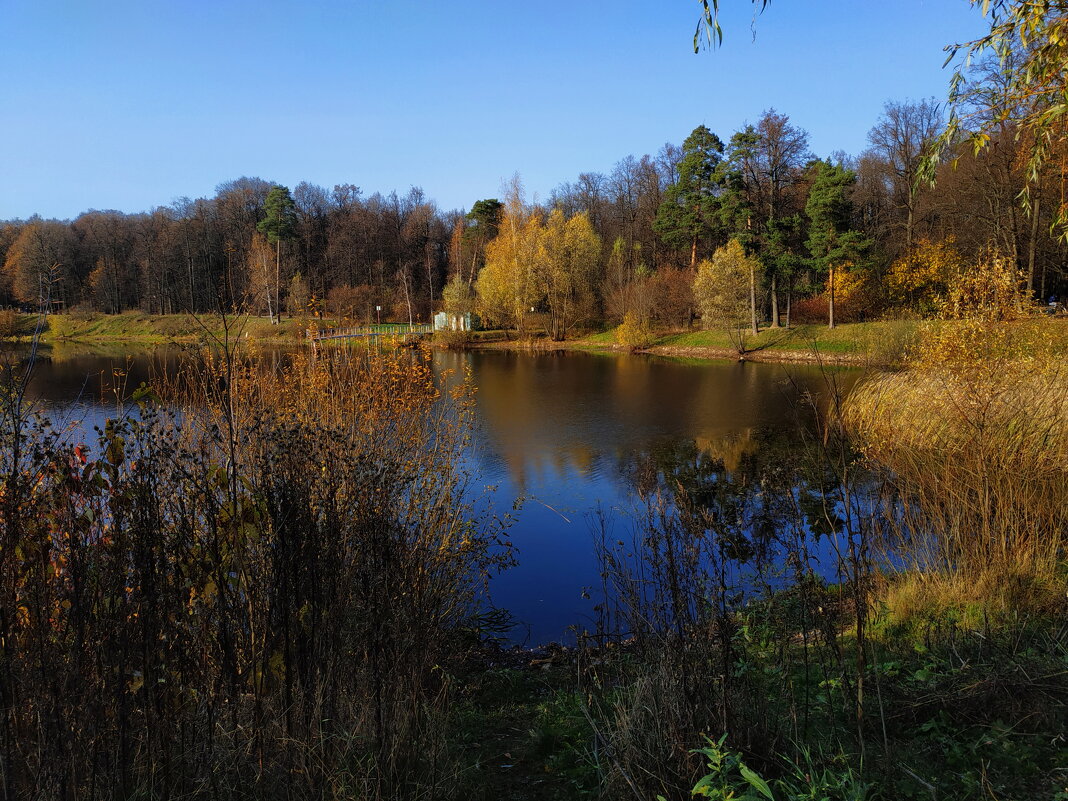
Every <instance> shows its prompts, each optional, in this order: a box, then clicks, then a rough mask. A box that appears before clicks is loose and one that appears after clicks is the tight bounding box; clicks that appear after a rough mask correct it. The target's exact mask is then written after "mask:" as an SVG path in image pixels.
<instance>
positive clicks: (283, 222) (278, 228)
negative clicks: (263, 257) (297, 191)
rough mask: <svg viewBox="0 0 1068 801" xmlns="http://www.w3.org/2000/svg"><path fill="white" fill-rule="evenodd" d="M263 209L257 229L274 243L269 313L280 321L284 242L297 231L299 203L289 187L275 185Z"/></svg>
mask: <svg viewBox="0 0 1068 801" xmlns="http://www.w3.org/2000/svg"><path fill="white" fill-rule="evenodd" d="M263 210H264V212H265V213H266V216H265V217H264V218H263V219H262V220H260V221H259V223H257V225H256V230H257V231H259V232H260V233H261V234H264V235H265V236H266V237H267V241H268V242H269V243H271V244H272V245H274V259H275V262H274V287H275V296H274V305H273V306H272V304H271V291H270V288H268V290H267V313H268V314H269V315H270V317H271V322H272V323H276V322H278V318H277V315H276V311H279V309H278V302H279V290H280V285H281V278H282V242H283V241H287V240H290V239H292V238H293V237H294V236H296V233H297V204H296V203H294V202H293V197H292V195H290V194H289V189H288V187H285V186H273V187H271V191H270V192H268V193H267V199H266V201H264V204H263Z"/></svg>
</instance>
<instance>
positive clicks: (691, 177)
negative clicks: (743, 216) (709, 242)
mask: <svg viewBox="0 0 1068 801" xmlns="http://www.w3.org/2000/svg"><path fill="white" fill-rule="evenodd" d="M682 151H683V156H682V160H681V161H680V162H679V179H678V181H676V182H675V183H674V184H672V185H671V186H670V187H668V189H667V191H666V192H665V193H664V202H663V203H661V204H660V207H659V208H658V209H657V212H656V220H655V221H654V222H653V230H655V231H656V232H657V233H658V234H659V235H660V237H661V239H663V240H664V241H665V242H667V243H668V244H669V245H672V246H674V247H677V248H681V247H684V246H686V245H689V247H690V266H691V267H694V266H696V264H697V245H698V242H699V241H700V240H701V239H702V238H703V237H706V236H709V235H710V234H712V233H713V232H714V231H715V230H716V227H717V226H716V209H717V197H718V195H719V189H720V184H721V181H720V172H719V170H718V167H719V164H720V161H721V159H722V157H723V142H722V141H720V138H719V137H718V136H716V135H715V134H714V133H712V132H711V131H710V130H708V128H706V127H705V126H703V125H699V126H698V127H696V128H694V129H693V133H691V134H690V135H689V136H688V137H686V141H685V142H683V143H682Z"/></svg>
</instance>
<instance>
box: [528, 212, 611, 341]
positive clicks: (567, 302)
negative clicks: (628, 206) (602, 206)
mask: <svg viewBox="0 0 1068 801" xmlns="http://www.w3.org/2000/svg"><path fill="white" fill-rule="evenodd" d="M600 256H601V239H600V237H598V236H597V234H596V232H595V231H594V230H593V225H592V224H591V223H590V218H589V216H588V215H587V214H586V213H585V212H582V213H580V214H576V215H575V216H573V217H571V219H565V217H564V213H563V212H562V211H560V210H559V209H556V210H554V211H553V212H552V213H551V214H550V215H549V219H548V220H547V221H546V223H545V227H544V229H543V230H542V233H541V237H540V246H539V248H538V258H537V260H536V262H535V275H536V278H537V283H538V285H539V288H540V289H541V290H542V292H543V294H544V297H545V301H546V305H547V306H548V307H549V320H550V331H549V335H550V336H551V337H552V338H553V339H554V340H561V339H563V338H564V337H565V336H567V333H568V331H569V330H570V329H571V328H573V327H574V326H575V325H576V324H577V323H579V322H581V321H583V320H587V319H589V318H591V317H592V316H593V314H594V311H595V309H594V306H595V302H596V296H595V294H594V287H595V285H596V283H597V264H598V260H599V259H600Z"/></svg>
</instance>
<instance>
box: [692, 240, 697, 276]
mask: <svg viewBox="0 0 1068 801" xmlns="http://www.w3.org/2000/svg"><path fill="white" fill-rule="evenodd" d="M696 266H697V237H696V236H695V237H694V238H693V242H692V243H691V244H690V269H691V270H692V269H694V268H695V267H696Z"/></svg>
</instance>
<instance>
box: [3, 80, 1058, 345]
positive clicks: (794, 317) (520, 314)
mask: <svg viewBox="0 0 1068 801" xmlns="http://www.w3.org/2000/svg"><path fill="white" fill-rule="evenodd" d="M998 76H999V72H998V68H997V66H996V64H995V63H993V62H991V63H988V64H987V67H986V72H985V73H984V75H983V76H982V80H983V81H984V82H986V83H987V84H991V83H996V81H997V80H998ZM945 123H946V120H945V114H944V109H943V108H942V106H940V104H938V103H936V102H935V101H934V100H930V99H928V100H920V101H891V102H887V103H886V105H885V108H884V112H883V114H882V116H881V117H880V118H879V119H878V120H876V121H875V122H874V123H873V125H872V128H871V130H870V132H869V133H868V141H869V144H870V146H869V148H868V149H867V150H865V151H864V152H863V153H861V154H859V155H857V156H850V155H847V154H845V153H841V152H838V153H833V154H830V155H828V156H827V157H825V158H822V159H821V158H817V157H815V156H814V155H813V154H812V152H811V151H810V148H809V143H808V135H807V134H806V132H805V131H804V130H802V129H801V128H799V127H798V126H796V125H794V124H792V123H791V121H790V119H789V117H788V116H786V115H785V114H782V113H779V112H777V111H775V110H773V109H769V110H767V111H765V112H764V113H763V114H762V115H761V117H760V118H759V119H758V120H757V121H756V122H755V123H753V124H745V125H743V126H741V127H740V128H739V129H738V130H736V131H734V132H732V133H731V134H730V135H729V136H727V137H726V138H721V137H720V136H719V135H717V134H716V133H715V132H713V131H710V130H709V129H708V128H706V127H705V126H703V125H702V126H698V127H697V128H695V129H694V130H693V131H692V132H690V133H689V134H688V135H687V136H685V138H684V139H683V142H682V144H681V145H675V144H670V143H669V144H666V145H664V146H663V148H661V150H660V151H659V152H658V153H656V154H646V155H643V156H641V157H640V158H637V157H634V156H626V157H625V158H622V159H621V160H619V161H618V162H617V163H616V165H615V166H614V167H613V168H612V170H611V172H609V173H607V174H603V173H597V172H588V173H582V174H580V175H579V176H578V177H577V178H575V180H573V181H569V182H566V183H564V184H562V185H560V186H559V187H557V188H556V189H555V190H554V191H553V192H552V193H551V195H550V196H549V197H548V199H546V200H545V201H543V202H531V201H529V200H528V199H527V198H526V197H525V193H524V191H523V186H522V183H521V181H520V179H519V177H518V176H516V177H514V178H513V179H512V180H511V181H510V182H509V184H508V186H505V187H500V188H499V189H501V191H500V192H497V194H499V195H502V198H501V199H498V198H494V197H487V198H483V199H478V200H474V201H473V202H472V205H471V208H470V210H467V211H465V210H451V211H443V210H441V209H439V208H438V207H437V206H436V205H435V204H434V202H433V201H432V200H431V199H430V198H429V197H428V196H427V194H426V193H425V192H424V191H423V190H422V189H419V188H416V187H413V188H411V189H409V190H408V191H407V192H406V193H403V194H398V193H397V192H390V193H389V194H382V193H380V192H375V193H373V194H370V195H366V194H365V193H364V192H363V191H362V190H361V188H360V187H358V186H355V185H353V184H349V183H343V184H338V185H336V186H334V187H333V188H332V189H326V188H324V187H320V186H315V185H312V184H308V183H300V184H298V185H297V186H295V187H293V189H292V190H290V189H288V188H287V187H277V186H276V185H274V184H272V183H271V182H270V181H266V180H261V179H259V178H249V177H242V178H238V179H236V180H232V181H227V182H224V183H221V184H219V186H218V187H217V189H216V193H215V195H214V197H211V198H197V199H195V200H190V199H188V198H183V199H181V200H179V201H176V202H174V203H173V204H171V205H169V206H160V207H158V208H155V209H152V210H150V211H145V212H143V213H136V214H126V213H120V212H117V211H107V210H89V211H86V212H85V213H83V214H81V215H80V216H79V217H77V218H76V219H75V220H73V221H61V220H45V219H41V218H39V217H33V218H31V219H29V220H15V221H8V222H5V223H3V224H0V261H2V264H3V272H2V276H0V306H5V305H6V306H11V307H22V308H24V309H25V310H30V309H31V308H32V309H36V308H37V307H38V304H39V303H40V302H41V300H42V299H47V303H48V305H49V307H50V309H51V310H69V311H77V310H83V311H93V312H103V313H109V314H114V313H120V312H123V311H126V310H139V311H141V312H144V313H149V314H170V313H180V312H207V311H234V310H241V311H248V312H251V313H253V314H257V315H269V316H271V317H272V318H273V317H274V316H275V315H276V314H282V313H288V314H290V315H308V314H319V315H323V314H325V315H329V316H331V317H336V318H347V319H353V320H358V321H368V320H369V319H370V317H371V315H372V312H373V311H374V309H375V307H376V306H381V307H382V309H383V310H384V313H385V315H386V316H387V317H388V318H389V319H394V320H398V321H408V320H411V319H418V320H427V319H428V317H429V315H430V314H431V313H432V312H433V311H437V310H440V309H443V308H449V309H452V310H454V311H472V310H475V311H478V312H479V313H480V314H481V316H482V317H483V320H484V323H485V324H487V325H496V326H502V327H505V326H506V327H514V328H516V329H520V330H523V329H524V328H525V327H526V326H525V324H524V321H525V318H526V316H527V313H528V310H530V311H536V312H539V313H541V315H543V316H539V317H538V318H537V319H547V320H548V321H549V322H548V323H547V324H545V325H544V327H545V329H546V330H547V333H549V335H550V336H552V337H553V338H555V339H562V338H564V337H565V336H568V335H571V334H573V333H575V332H576V331H580V330H586V331H588V330H594V329H597V328H599V327H601V326H603V325H606V324H608V325H614V324H618V323H619V322H621V321H622V320H623V319H624V318H625V317H626V315H627V313H628V312H630V313H633V314H634V315H636V317H637V318H639V319H640V321H641V322H642V323H643V324H650V325H653V326H656V327H659V328H685V327H688V326H690V325H691V324H692V323H693V322H694V321H696V319H697V317H698V315H699V309H698V308H697V306H696V305H695V300H694V297H693V284H694V280H695V278H696V275H697V268H698V266H699V264H700V263H701V262H702V261H704V260H707V259H708V258H710V257H711V256H712V255H713V253H714V252H715V251H716V250H717V249H718V248H719V247H721V246H723V245H725V244H726V243H727V242H728V241H729V240H732V239H735V240H738V241H739V242H740V243H741V244H742V246H743V247H744V249H745V252H746V254H747V255H749V256H752V257H754V258H756V259H757V260H758V261H759V263H760V280H759V286H757V287H756V292H755V297H754V303H753V305H754V307H755V313H756V314H758V315H759V317H760V320H761V321H762V322H770V324H771V325H779V324H780V323H783V324H787V325H788V324H789V323H790V322H791V321H797V322H817V321H821V320H825V319H826V318H827V316H828V303H829V300H830V299H831V298H832V297H833V298H835V299H836V303H835V306H836V309H835V317H836V319H837V320H838V321H840V322H849V321H860V320H870V319H879V318H885V317H888V316H890V317H900V316H906V317H917V316H921V317H922V316H931V315H934V314H937V313H938V304H939V303H940V302H943V301H944V298H945V293H946V291H947V286H948V283H949V282H950V281H951V279H952V276H953V275H954V274H956V273H957V272H959V271H960V269H961V268H962V265H964V264H969V263H972V262H974V260H975V258H976V257H977V255H978V254H979V253H980V251H982V250H983V249H984V248H994V249H996V250H997V252H999V253H1000V254H1002V256H1004V258H1005V259H1007V260H1008V261H1009V262H1010V263H1011V264H1012V265H1013V266H1014V268H1015V269H1016V270H1018V271H1019V274H1020V275H1021V276H1022V277H1023V278H1022V281H1023V283H1024V284H1025V285H1026V289H1027V291H1028V292H1029V293H1031V295H1032V296H1033V297H1035V298H1036V299H1038V300H1042V301H1045V300H1046V299H1047V298H1049V297H1050V296H1051V295H1053V296H1058V297H1059V296H1060V295H1062V294H1063V293H1064V291H1065V281H1066V271H1068V248H1066V246H1065V243H1064V241H1063V240H1062V238H1061V237H1060V235H1059V233H1060V232H1059V228H1058V226H1057V224H1056V222H1057V220H1058V219H1059V214H1060V212H1061V205H1062V200H1061V188H1062V187H1061V183H1060V178H1059V176H1058V175H1057V170H1056V169H1047V170H1045V171H1044V172H1043V173H1042V174H1041V175H1040V176H1039V180H1038V181H1034V182H1031V183H1030V184H1029V185H1030V194H1029V203H1030V205H1029V207H1028V208H1029V210H1030V213H1028V210H1027V209H1025V208H1023V207H1022V206H1021V203H1020V198H1019V194H1020V189H1021V187H1022V186H1024V185H1026V184H1028V175H1029V170H1030V167H1029V148H1028V145H1027V138H1026V137H1021V136H1018V133H1019V131H1018V129H1017V128H1016V127H1014V124H1013V123H1012V122H1011V121H1005V122H1001V123H999V124H998V125H996V126H995V128H996V130H994V133H993V135H992V136H991V138H990V141H989V143H988V144H987V146H985V147H984V148H982V149H981V150H979V151H978V152H977V151H976V150H975V149H974V147H973V145H972V143H971V142H970V141H969V140H967V139H961V140H960V141H959V142H957V143H956V144H955V145H954V146H953V148H952V149H951V150H952V152H951V153H950V156H951V157H950V156H946V155H944V156H943V158H942V159H941V162H940V165H939V166H938V167H937V171H936V173H935V174H934V175H933V176H932V177H933V178H935V179H936V180H935V181H934V183H933V184H932V183H931V182H930V181H929V180H926V179H925V177H924V173H923V171H924V167H925V164H924V161H925V158H926V157H928V156H929V154H930V152H931V149H932V146H933V145H934V144H935V143H936V141H937V139H938V137H939V135H940V133H941V132H942V131H943V129H944V126H945ZM680 136H681V133H680ZM490 191H492V190H491V188H487V195H488V194H490ZM835 266H837V270H836V272H837V276H836V278H835V280H834V282H833V284H832V282H831V281H830V280H829V279H830V275H831V273H832V271H833V270H834V267H835ZM517 271H518V273H517ZM450 283H451V284H453V286H452V287H451V289H450V287H449V285H450ZM832 286H833V288H834V292H833V293H831V292H829V291H828V290H829V289H831V287H832Z"/></svg>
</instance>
